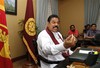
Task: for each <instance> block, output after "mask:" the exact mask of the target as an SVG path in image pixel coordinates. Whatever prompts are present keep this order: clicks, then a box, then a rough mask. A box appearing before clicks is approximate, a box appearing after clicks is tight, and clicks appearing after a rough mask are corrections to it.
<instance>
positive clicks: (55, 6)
mask: <svg viewBox="0 0 100 68" xmlns="http://www.w3.org/2000/svg"><path fill="white" fill-rule="evenodd" d="M51 10H52V14H56V15H58V0H51Z"/></svg>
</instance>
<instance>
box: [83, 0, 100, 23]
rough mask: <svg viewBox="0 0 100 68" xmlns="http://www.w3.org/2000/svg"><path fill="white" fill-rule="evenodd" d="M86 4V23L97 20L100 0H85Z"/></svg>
mask: <svg viewBox="0 0 100 68" xmlns="http://www.w3.org/2000/svg"><path fill="white" fill-rule="evenodd" d="M84 1H85V2H84V4H85V8H84V10H85V24H92V23H96V22H97V18H98V13H99V6H100V0H84Z"/></svg>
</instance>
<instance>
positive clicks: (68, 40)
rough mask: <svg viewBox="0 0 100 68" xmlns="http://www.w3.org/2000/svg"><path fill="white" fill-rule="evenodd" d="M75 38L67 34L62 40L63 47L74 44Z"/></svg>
mask: <svg viewBox="0 0 100 68" xmlns="http://www.w3.org/2000/svg"><path fill="white" fill-rule="evenodd" d="M76 41H77V40H76V38H75V37H74V36H73V34H72V35H69V36H68V37H67V38H66V39H65V41H64V47H65V48H69V47H73V46H75V44H76Z"/></svg>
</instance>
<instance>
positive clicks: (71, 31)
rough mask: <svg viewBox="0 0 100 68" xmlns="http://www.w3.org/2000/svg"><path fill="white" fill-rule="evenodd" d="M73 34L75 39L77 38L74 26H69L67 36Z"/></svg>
mask: <svg viewBox="0 0 100 68" xmlns="http://www.w3.org/2000/svg"><path fill="white" fill-rule="evenodd" d="M71 34H73V35H74V36H75V37H76V38H77V37H78V36H79V32H78V30H77V29H76V28H75V25H70V30H69V31H68V35H71Z"/></svg>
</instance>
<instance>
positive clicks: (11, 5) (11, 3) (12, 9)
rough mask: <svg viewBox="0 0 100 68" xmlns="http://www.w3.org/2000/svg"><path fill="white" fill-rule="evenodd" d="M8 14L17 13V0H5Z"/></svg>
mask: <svg viewBox="0 0 100 68" xmlns="http://www.w3.org/2000/svg"><path fill="white" fill-rule="evenodd" d="M4 1H5V12H6V14H11V15H17V0H4Z"/></svg>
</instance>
